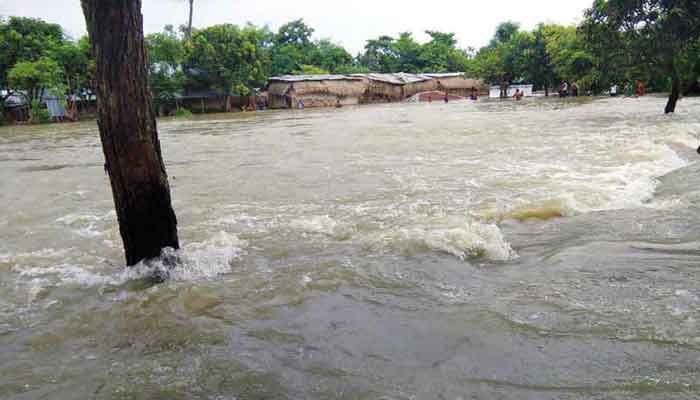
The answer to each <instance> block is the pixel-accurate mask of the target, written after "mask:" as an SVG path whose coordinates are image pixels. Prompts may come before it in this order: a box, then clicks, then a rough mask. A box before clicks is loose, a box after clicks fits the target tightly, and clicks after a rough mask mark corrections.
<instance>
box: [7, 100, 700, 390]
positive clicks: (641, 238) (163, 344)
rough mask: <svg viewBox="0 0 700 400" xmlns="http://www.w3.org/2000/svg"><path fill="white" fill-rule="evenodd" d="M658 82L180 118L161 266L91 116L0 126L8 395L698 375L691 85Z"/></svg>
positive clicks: (169, 156)
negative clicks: (610, 94)
mask: <svg viewBox="0 0 700 400" xmlns="http://www.w3.org/2000/svg"><path fill="white" fill-rule="evenodd" d="M664 103H665V99H663V98H660V97H654V96H651V97H646V98H641V99H633V98H632V99H623V98H616V99H610V98H606V99H591V98H580V99H567V100H560V99H546V98H538V99H524V100H523V101H521V102H515V101H509V102H501V101H480V102H477V103H471V102H451V103H448V104H444V103H441V102H435V103H432V104H430V103H394V104H384V105H368V106H365V107H345V108H342V109H334V108H330V109H307V110H304V111H303V112H287V111H269V112H265V113H238V114H211V115H203V116H195V117H193V118H192V119H190V120H177V119H163V120H161V121H160V123H159V127H160V130H161V141H162V146H163V154H164V156H165V159H166V160H167V168H168V171H169V175H170V179H171V183H172V190H173V200H174V207H175V209H176V211H177V212H178V217H179V221H180V226H181V241H182V245H183V250H182V252H181V254H180V257H181V260H182V264H181V265H180V267H179V268H178V269H176V270H174V271H173V274H172V276H171V279H170V280H168V281H167V282H164V283H162V284H159V285H155V286H153V285H152V283H150V281H149V280H148V279H146V278H148V277H149V276H150V274H151V273H152V269H153V268H158V266H157V265H153V264H151V265H150V266H147V265H143V264H142V265H139V266H137V267H136V268H133V269H125V268H124V266H123V265H124V264H123V263H124V261H123V254H122V248H121V244H120V237H119V233H118V229H117V223H116V215H115V213H114V211H113V207H114V206H113V202H112V198H111V193H110V191H109V186H108V184H107V181H106V179H107V178H106V176H105V173H104V167H103V159H102V155H101V151H100V146H99V139H98V135H97V131H96V126H95V124H94V122H81V123H78V124H53V125H44V126H24V127H4V128H0V163H1V164H2V168H0V188H1V189H2V190H0V202H2V204H4V205H5V209H7V210H13V211H12V212H11V213H2V214H0V230H1V231H2V232H3V241H2V242H1V243H0V348H2V352H1V354H0V397H6V398H13V399H24V398H27V399H29V398H32V399H33V398H41V397H42V396H49V397H51V398H52V399H72V398H76V397H80V398H83V397H91V398H97V399H118V398H144V399H146V398H149V399H150V398H171V399H172V398H176V399H177V398H182V399H185V398H216V397H217V396H230V397H236V398H246V399H254V398H274V399H296V398H367V399H370V398H382V397H385V398H404V397H406V396H409V395H410V396H417V397H420V398H426V399H440V398H459V397H460V396H464V393H471V394H473V395H474V396H476V397H477V398H485V399H486V398H494V397H498V398H503V399H513V400H516V399H517V400H523V399H533V400H535V399H537V400H542V399H580V398H592V399H595V398H605V399H630V400H631V399H635V400H638V399H658V398H661V397H662V398H664V399H687V398H694V397H696V396H698V395H700V388H699V387H698V386H697V382H698V379H699V378H700V372H699V371H698V368H697V359H698V357H700V342H699V340H700V338H698V335H697V332H698V330H697V321H698V319H700V315H698V310H700V292H699V291H698V288H699V287H700V282H698V274H697V268H696V266H697V264H698V254H697V251H696V249H697V248H698V246H700V241H699V239H698V235H697V232H698V231H700V225H698V222H697V221H700V218H699V217H700V214H698V207H697V203H698V199H699V198H698V196H697V191H696V187H697V176H699V175H698V171H697V169H698V167H697V163H696V160H697V154H696V153H695V147H696V146H697V142H698V137H697V132H696V131H697V127H698V126H700V121H699V120H698V118H697V115H700V114H698V113H699V112H700V101H698V100H697V99H685V100H683V102H682V109H681V111H679V112H678V113H676V115H674V116H673V117H672V118H668V117H665V116H663V115H662V114H661V113H659V112H658V109H659V107H660V106H663V104H664ZM232 154H235V157H232ZM77 155H79V156H77ZM26 182H33V183H34V184H32V185H27V184H26Z"/></svg>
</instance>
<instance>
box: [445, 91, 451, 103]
mask: <svg viewBox="0 0 700 400" xmlns="http://www.w3.org/2000/svg"><path fill="white" fill-rule="evenodd" d="M449 102H450V94H449V93H447V92H445V103H449Z"/></svg>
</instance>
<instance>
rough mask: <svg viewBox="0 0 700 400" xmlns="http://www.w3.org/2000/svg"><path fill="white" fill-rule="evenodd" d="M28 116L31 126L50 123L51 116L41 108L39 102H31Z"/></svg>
mask: <svg viewBox="0 0 700 400" xmlns="http://www.w3.org/2000/svg"><path fill="white" fill-rule="evenodd" d="M29 115H31V117H30V122H31V123H32V124H45V123H47V122H51V114H49V110H47V109H45V108H43V107H42V104H41V102H40V101H39V100H34V101H32V108H31V110H30V112H29Z"/></svg>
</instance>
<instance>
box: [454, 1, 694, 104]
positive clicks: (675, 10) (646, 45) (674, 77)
mask: <svg viewBox="0 0 700 400" xmlns="http://www.w3.org/2000/svg"><path fill="white" fill-rule="evenodd" d="M467 65H468V66H467V69H466V70H467V71H468V73H470V74H471V75H473V76H478V77H480V78H482V79H484V80H486V81H489V82H492V83H497V82H498V83H500V82H504V83H506V84H508V83H512V82H528V83H532V84H534V85H535V87H536V89H541V90H545V91H548V90H549V89H550V88H556V87H557V86H558V85H559V84H560V83H561V82H564V81H566V82H570V83H571V82H576V83H577V84H578V86H579V87H581V88H585V89H587V90H590V91H592V92H594V93H600V92H605V91H606V90H607V89H608V88H610V87H611V86H612V85H620V84H623V83H625V82H629V83H633V82H634V81H642V82H645V84H646V86H647V87H648V88H649V89H650V90H652V91H668V92H670V93H671V95H670V98H669V102H668V105H667V107H666V112H667V113H669V112H673V111H674V110H675V106H676V103H677V101H678V98H679V96H680V95H681V93H682V92H686V93H687V92H690V91H693V90H694V91H697V90H698V89H699V87H698V79H699V78H700V2H698V1H695V0H665V1H660V0H643V1H642V0H640V1H626V0H595V2H594V3H593V5H592V7H591V8H590V9H588V10H587V11H586V13H585V18H584V20H583V22H582V23H581V24H580V25H578V26H561V25H552V24H540V25H538V26H537V27H536V28H535V29H534V30H532V31H523V30H521V29H520V26H519V25H518V24H516V23H513V22H505V23H502V24H500V25H499V26H498V28H497V29H496V33H495V35H494V37H493V39H492V40H491V42H490V43H489V44H488V45H487V46H485V47H483V48H482V49H480V50H479V51H478V52H477V54H476V56H475V57H474V58H473V59H472V60H471V61H470V62H469V63H468V64H467Z"/></svg>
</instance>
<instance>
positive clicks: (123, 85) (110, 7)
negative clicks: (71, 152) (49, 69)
mask: <svg viewBox="0 0 700 400" xmlns="http://www.w3.org/2000/svg"><path fill="white" fill-rule="evenodd" d="M81 3H82V7H83V12H84V14H85V21H86V22H87V28H88V32H89V35H90V42H91V44H92V52H93V55H94V57H95V60H96V63H97V72H96V81H97V100H98V101H97V109H98V121H97V122H98V126H99V129H100V138H101V139H102V150H103V152H104V155H105V161H106V163H105V169H106V170H107V173H108V174H109V179H110V182H111V184H112V195H113V197H114V204H115V208H116V210H117V217H118V219H119V231H120V233H121V236H122V240H123V242H124V250H125V253H126V262H127V265H129V266H132V265H135V264H137V263H138V262H140V261H141V260H144V259H149V258H154V257H158V256H159V255H160V254H161V250H162V249H163V248H166V247H170V248H174V249H177V248H179V241H178V236H177V219H176V217H175V212H174V211H173V208H172V205H171V201H170V186H169V184H168V176H167V174H166V172H165V165H164V164H163V158H162V156H161V150H160V141H159V140H158V131H157V129H156V120H155V117H154V111H153V104H152V100H151V95H150V92H149V90H148V85H147V72H146V52H145V50H144V38H143V16H142V15H141V0H81Z"/></svg>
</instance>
